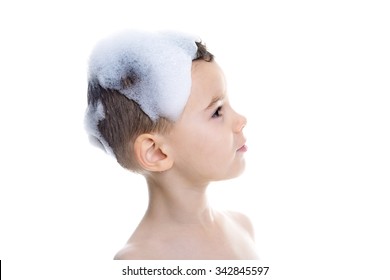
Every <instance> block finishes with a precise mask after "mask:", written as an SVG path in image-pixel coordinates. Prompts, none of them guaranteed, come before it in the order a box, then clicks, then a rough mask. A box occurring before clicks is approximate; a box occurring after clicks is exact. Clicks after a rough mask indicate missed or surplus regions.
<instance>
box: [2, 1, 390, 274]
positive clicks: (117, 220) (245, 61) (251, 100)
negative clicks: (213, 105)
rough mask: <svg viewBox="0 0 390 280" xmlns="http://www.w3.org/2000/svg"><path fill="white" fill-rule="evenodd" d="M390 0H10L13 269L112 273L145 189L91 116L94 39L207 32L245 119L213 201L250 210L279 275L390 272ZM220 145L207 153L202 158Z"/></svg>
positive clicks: (7, 242) (5, 66)
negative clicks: (104, 148) (99, 141)
mask: <svg viewBox="0 0 390 280" xmlns="http://www.w3.org/2000/svg"><path fill="white" fill-rule="evenodd" d="M389 13H390V10H389V7H388V6H386V1H345V0H344V1H343V0H342V1H302V0H300V1H246V0H244V1H210V0H209V1H206V0H199V1H191V2H189V1H178V0H176V1H173V0H167V1H150V0H149V1H148V0H146V1H132V0H128V1H117V0H112V1H61V2H60V1H46V2H45V1H20V2H16V1H2V2H1V4H0V30H1V35H0V36H1V43H0V71H1V72H0V79H1V80H0V84H1V86H0V95H1V99H0V102H1V103H0V104H1V109H0V120H1V130H0V131H1V137H0V141H1V148H2V152H1V157H0V164H1V166H0V167H1V171H0V172H1V177H0V184H1V185H0V218H1V220H0V259H1V260H2V266H3V267H2V273H3V276H6V277H5V278H7V279H69V278H71V277H73V278H75V279H93V278H95V279H100V278H99V275H100V276H101V275H102V271H104V267H105V266H109V265H110V263H111V260H112V258H113V255H114V254H115V253H116V251H117V250H118V249H119V248H120V247H121V246H122V245H123V244H124V243H125V242H126V240H127V238H128V237H129V235H130V234H131V232H132V231H133V230H134V227H135V226H136V225H137V223H138V222H139V220H140V219H141V217H142V215H143V213H144V211H145V208H146V203H147V194H146V187H145V183H144V181H143V179H142V178H141V177H138V176H136V175H134V174H132V173H129V172H126V171H125V170H123V169H121V168H120V167H119V165H117V164H116V162H115V161H114V160H113V159H112V158H110V157H108V156H106V155H105V154H103V153H102V152H101V151H100V150H98V149H96V148H94V147H92V146H91V145H90V144H89V142H88V140H87V137H86V134H85V132H84V128H83V115H84V110H85V108H86V86H87V85H86V67H87V60H88V55H89V52H90V51H91V49H92V47H93V45H94V44H95V42H96V41H97V40H99V39H100V38H102V37H104V36H105V35H107V34H111V33H112V32H116V31H118V30H122V29H126V28H141V29H151V30H159V29H174V30H181V31H185V32H192V33H195V34H198V35H199V36H200V37H201V38H202V39H203V41H204V42H205V43H206V44H207V46H208V47H209V49H210V50H211V51H212V52H213V53H214V54H215V55H216V60H217V61H218V63H219V64H220V65H221V66H222V67H223V69H224V71H225V74H226V76H227V80H228V88H229V96H230V99H231V102H232V104H233V106H234V107H235V108H236V110H237V111H239V112H241V113H242V114H244V115H246V117H247V119H248V126H247V127H246V129H245V133H246V136H247V138H248V147H249V151H248V153H247V169H246V171H245V173H244V174H243V175H242V176H241V177H239V178H237V179H234V180H231V181H226V182H218V183H215V184H212V185H211V186H210V189H209V194H210V200H211V202H212V203H213V204H214V205H215V206H216V207H219V208H226V209H230V210H237V211H241V212H243V213H245V214H247V215H248V216H249V217H250V218H251V220H252V222H253V224H254V226H255V230H256V239H257V244H258V247H259V254H260V257H261V260H262V262H263V263H264V265H269V266H271V269H272V275H271V277H272V279H389V277H390V273H389V271H388V265H389V263H390V256H389V252H390V244H389V236H390V230H389V220H390V217H389V213H390V206H389V198H390V197H389V196H390V195H389V192H388V189H389V188H390V148H389V144H390V110H389V108H390V78H389V77H390V66H389V65H390V52H389V50H390V37H389V36H390V35H389V34H390V20H389V16H388V15H389ZM205 160H207V159H205Z"/></svg>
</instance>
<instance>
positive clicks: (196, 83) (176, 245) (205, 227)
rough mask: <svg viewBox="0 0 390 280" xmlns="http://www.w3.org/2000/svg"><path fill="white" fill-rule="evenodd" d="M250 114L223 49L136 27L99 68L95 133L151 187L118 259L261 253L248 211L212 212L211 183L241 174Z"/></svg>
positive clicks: (92, 85) (98, 57) (93, 88)
mask: <svg viewBox="0 0 390 280" xmlns="http://www.w3.org/2000/svg"><path fill="white" fill-rule="evenodd" d="M245 124H246V119H245V117H243V116H241V115H239V114H237V113H236V112H235V111H234V110H233V109H232V107H231V106H230V104H229V101H228V97H227V94H226V84H225V78H224V75H223V72H222V70H221V69H220V68H219V66H218V64H217V63H216V62H215V61H214V57H213V55H212V54H211V53H210V52H209V51H208V50H207V49H206V47H205V46H204V45H203V44H202V43H201V42H200V40H198V39H197V38H193V37H191V36H188V35H184V34H177V33H163V32H160V33H151V32H135V31H129V32H124V33H122V34H119V35H117V36H114V37H112V38H108V39H107V40H105V41H102V42H100V44H98V45H97V47H96V48H95V50H94V51H93V53H92V55H91V58H90V64H89V81H88V109H87V113H86V127H87V130H88V132H89V134H90V138H91V139H92V140H94V141H95V142H96V143H98V144H99V145H100V146H102V147H103V148H104V149H105V150H106V151H107V152H108V153H110V154H112V155H113V156H115V157H116V160H117V161H118V163H119V164H120V165H122V166H123V167H124V168H126V169H129V170H131V171H134V172H137V173H140V174H142V175H143V176H144V177H145V179H146V182H147V185H148V190H149V205H148V208H147V211H146V213H145V216H144V217H143V219H142V220H141V222H140V223H139V225H138V227H137V228H136V229H135V231H134V233H133V234H132V235H131V237H130V239H129V240H128V242H127V244H126V245H125V246H124V248H123V249H121V250H120V251H119V252H118V253H117V254H116V256H115V259H138V260H139V259H257V255H256V252H255V249H254V248H255V245H254V236H253V229H252V226H251V223H250V221H249V220H248V218H246V217H245V216H244V215H242V214H239V213H233V212H218V211H215V210H213V209H212V208H211V206H210V205H209V204H208V201H207V197H206V189H207V186H208V185H209V183H210V182H211V181H216V180H226V179H230V178H234V177H237V176H238V175H240V173H241V172H242V171H243V170H244V167H245V161H244V153H245V152H246V150H247V147H246V145H245V138H244V135H243V128H244V126H245Z"/></svg>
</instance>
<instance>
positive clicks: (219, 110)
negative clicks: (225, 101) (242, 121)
mask: <svg viewBox="0 0 390 280" xmlns="http://www.w3.org/2000/svg"><path fill="white" fill-rule="evenodd" d="M221 110H222V106H219V107H218V108H217V110H215V112H214V114H213V115H212V118H220V117H222V114H221Z"/></svg>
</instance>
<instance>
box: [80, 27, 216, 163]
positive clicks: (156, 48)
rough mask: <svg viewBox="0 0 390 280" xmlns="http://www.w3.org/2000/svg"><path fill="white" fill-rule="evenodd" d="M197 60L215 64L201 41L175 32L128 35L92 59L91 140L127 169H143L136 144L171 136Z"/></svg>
mask: <svg viewBox="0 0 390 280" xmlns="http://www.w3.org/2000/svg"><path fill="white" fill-rule="evenodd" d="M194 60H204V61H207V62H211V61H212V60H213V55H212V54H211V53H210V52H208V51H207V49H206V47H205V46H204V45H203V44H202V43H201V42H200V40H198V39H196V38H193V37H190V36H188V35H183V34H176V33H149V32H141V33H140V32H133V31H132V32H125V33H122V34H119V35H117V36H114V37H111V38H108V39H107V40H104V41H102V42H100V43H99V44H98V45H97V47H96V48H95V50H94V52H93V53H92V55H91V58H90V64H89V80H88V109H87V113H86V125H87V130H88V132H89V135H90V138H91V140H93V142H95V143H97V144H99V145H100V146H102V147H103V148H104V149H105V150H106V151H107V152H108V153H111V154H113V155H114V156H115V157H116V159H117V161H118V163H120V164H121V165H122V166H123V167H125V168H127V169H130V170H133V171H140V166H139V165H138V162H137V160H136V159H135V157H134V151H133V148H134V141H135V140H136V138H137V137H138V136H139V135H141V134H144V133H154V132H156V133H166V132H168V131H169V130H170V128H171V126H172V123H173V122H175V121H176V120H177V119H178V118H179V117H180V115H181V113H182V112H183V110H184V106H185V104H186V103H187V100H188V97H189V95H190V90H191V66H192V61H194Z"/></svg>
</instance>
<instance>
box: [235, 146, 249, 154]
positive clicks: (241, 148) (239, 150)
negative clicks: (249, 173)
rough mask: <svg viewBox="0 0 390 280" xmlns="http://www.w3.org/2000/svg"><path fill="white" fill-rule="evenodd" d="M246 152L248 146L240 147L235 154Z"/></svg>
mask: <svg viewBox="0 0 390 280" xmlns="http://www.w3.org/2000/svg"><path fill="white" fill-rule="evenodd" d="M246 151H248V146H247V145H245V144H244V145H242V146H241V147H240V148H239V149H238V150H237V152H240V153H245V152H246Z"/></svg>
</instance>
